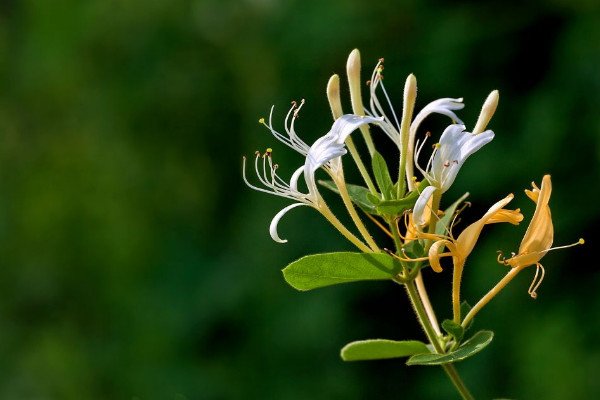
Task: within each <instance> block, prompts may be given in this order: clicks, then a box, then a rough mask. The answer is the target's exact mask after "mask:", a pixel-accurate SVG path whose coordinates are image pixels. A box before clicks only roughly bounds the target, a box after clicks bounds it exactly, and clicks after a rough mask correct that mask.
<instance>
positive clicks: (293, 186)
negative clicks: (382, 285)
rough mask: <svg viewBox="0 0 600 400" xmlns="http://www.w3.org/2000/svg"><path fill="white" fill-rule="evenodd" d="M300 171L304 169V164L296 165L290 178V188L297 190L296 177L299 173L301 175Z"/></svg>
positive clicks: (298, 177)
mask: <svg viewBox="0 0 600 400" xmlns="http://www.w3.org/2000/svg"><path fill="white" fill-rule="evenodd" d="M302 171H304V166H301V167H298V169H296V170H295V171H294V173H293V174H292V177H291V178H290V188H291V189H292V190H296V191H298V179H300V175H302Z"/></svg>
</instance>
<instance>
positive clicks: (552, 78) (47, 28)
mask: <svg viewBox="0 0 600 400" xmlns="http://www.w3.org/2000/svg"><path fill="white" fill-rule="evenodd" d="M596 4H597V3H596V2H595V1H593V0H587V1H586V0H580V1H573V0H569V1H567V0H554V1H530V2H525V3H522V2H517V1H508V2H493V3H492V2H490V3H483V2H478V1H458V2H453V3H450V2H444V1H439V0H437V1H436V0H422V1H415V0H407V1H401V2H400V1H391V0H388V1H378V0H372V1H358V0H332V1H327V2H317V1H313V0H304V1H276V0H238V1H222V0H196V1H191V0H190V1H186V0H145V1H141V0H129V1H113V0H93V1H85V2H82V1H75V0H64V1H55V2H49V1H34V0H21V1H16V0H4V1H2V2H1V3H0V175H1V179H0V255H1V256H0V263H1V267H0V371H2V373H1V374H0V398H2V399H139V400H146V399H207V400H208V399H210V400H213V399H214V400H220V399H234V400H235V399H278V400H279V399H285V400H294V399H315V400H318V399H342V398H343V399H345V400H352V399H384V398H390V399H392V398H397V399H433V398H435V399H455V398H456V394H455V393H454V392H453V388H452V386H451V384H450V382H449V380H448V379H447V378H446V377H445V375H444V374H443V372H442V370H441V369H439V368H425V367H423V368H418V367H412V368H407V367H405V366H404V365H403V362H402V361H381V362H368V363H350V364H346V363H343V362H342V361H341V360H340V359H339V349H340V348H341V347H342V346H343V345H344V344H346V343H347V342H349V341H353V340H358V339H364V338H369V337H384V338H390V339H422V338H423V334H422V333H421V331H420V329H419V328H418V326H417V323H416V322H415V320H414V318H413V317H412V314H411V310H410V306H409V303H408V301H407V299H406V296H405V294H404V293H403V290H401V288H400V287H398V286H395V285H394V284H391V283H389V284H385V283H357V284H353V285H347V286H340V287H333V288H330V289H323V290H318V291H314V292H308V293H299V292H296V291H294V290H293V289H291V288H290V287H288V286H287V285H286V284H285V282H284V281H283V279H282V277H281V273H280V269H281V268H283V267H284V266H285V265H286V264H287V263H289V262H291V261H293V260H295V259H296V258H298V257H300V256H302V255H305V254H310V253H316V252H321V251H336V250H343V249H347V250H350V249H352V247H351V246H350V245H349V244H348V243H346V242H345V241H344V240H343V238H341V237H340V236H339V235H337V234H336V233H335V231H334V229H333V228H331V227H330V226H329V225H327V223H326V222H325V221H324V220H322V218H320V216H319V215H317V214H316V213H315V212H314V211H313V210H310V209H304V208H301V209H297V210H294V211H292V212H290V214H289V215H287V216H286V217H285V218H284V219H283V220H282V222H281V224H280V233H281V235H282V237H285V238H287V239H289V243H288V244H285V245H281V244H277V243H274V242H273V241H272V240H271V238H270V237H269V234H268V224H269V222H270V219H271V218H272V216H273V215H274V214H275V213H276V212H277V211H278V210H279V209H281V208H282V207H283V206H284V205H287V204H289V203H288V202H286V201H284V200H281V199H278V198H275V197H273V196H267V195H263V194H261V193H257V192H254V191H251V190H250V189H248V188H247V187H245V185H244V184H243V182H242V179H241V157H242V155H247V156H252V155H253V153H254V151H255V150H257V149H260V150H263V151H264V149H265V148H266V147H273V149H274V156H275V159H276V162H278V163H279V164H280V165H281V172H282V175H283V176H284V177H287V176H289V174H290V173H291V172H292V171H293V170H294V169H295V168H296V167H297V166H298V165H299V164H300V163H301V162H302V160H301V158H300V157H299V156H298V155H297V154H294V153H293V152H292V151H291V150H289V149H287V148H285V147H284V146H283V145H281V144H279V143H277V142H276V141H275V140H274V139H273V138H272V137H271V136H270V135H269V133H268V131H266V130H265V129H264V128H263V127H261V126H260V125H258V123H257V120H258V118H260V117H261V116H266V115H267V113H268V111H269V109H270V107H271V105H275V106H276V108H275V115H274V121H275V125H276V126H277V127H278V128H282V127H283V117H284V115H285V111H286V110H287V108H288V106H289V102H290V101H291V100H300V99H301V98H305V99H306V100H307V103H306V106H305V108H304V109H303V111H302V114H301V117H300V118H299V119H298V121H297V125H296V126H297V131H298V132H299V133H300V134H301V135H302V137H303V138H304V139H305V140H306V141H307V142H309V143H311V142H312V141H314V140H315V139H316V138H317V137H319V136H320V135H322V134H324V133H325V132H326V131H327V130H328V129H329V127H330V126H331V120H330V118H331V116H330V114H329V111H328V109H327V100H326V98H325V96H324V90H325V84H326V82H327V80H328V78H329V76H330V75H331V74H332V73H334V72H337V73H340V74H343V73H344V69H345V62H346V57H347V55H348V53H349V52H350V51H351V50H352V49H353V48H355V47H357V48H359V49H360V50H361V52H362V57H363V67H364V71H365V73H364V76H365V78H364V79H365V80H366V79H367V73H368V72H370V70H371V68H372V66H373V65H374V64H375V63H376V60H377V59H378V58H379V57H385V58H386V70H385V79H386V81H385V83H386V87H387V89H388V91H389V92H390V95H391V96H392V98H394V99H395V101H394V104H395V105H396V107H397V108H399V107H400V106H401V102H400V100H401V97H402V93H401V90H402V86H403V82H404V79H405V78H406V75H407V74H409V73H411V72H414V73H415V74H416V76H417V78H418V80H419V98H418V103H417V107H422V106H424V105H425V104H427V103H428V102H429V101H431V100H434V99H437V98H440V97H460V96H463V97H464V98H465V103H466V104H467V107H466V108H465V110H463V111H462V112H461V113H460V116H461V117H462V118H463V119H464V121H465V122H466V123H467V125H468V126H473V124H474V122H475V120H476V118H477V115H478V112H479V108H480V106H481V104H482V102H483V100H484V99H485V97H486V96H487V94H488V93H489V92H490V91H491V90H492V89H499V90H500V106H499V108H498V111H497V114H496V116H495V117H494V119H493V121H492V123H491V125H490V127H491V128H492V129H493V130H494V131H495V132H496V138H495V140H494V141H493V142H492V143H491V144H489V145H488V146H486V148H485V149H484V150H483V151H481V152H480V153H478V154H476V155H475V156H473V158H472V159H470V160H469V161H468V162H467V165H466V167H465V168H464V169H463V171H461V174H460V175H459V177H458V179H457V181H456V183H455V185H454V186H453V188H452V189H451V191H450V192H448V196H446V200H447V201H448V202H449V201H453V200H454V199H455V198H456V197H458V196H460V195H461V194H462V193H463V192H465V191H467V190H468V191H470V192H471V197H470V200H471V201H472V202H473V207H472V208H471V209H469V215H470V217H466V218H478V217H479V216H480V215H481V214H482V213H483V212H484V211H485V210H486V209H487V208H488V207H489V206H490V205H491V204H492V203H493V202H495V201H496V200H498V199H500V198H501V197H503V196H505V195H506V194H507V193H509V192H514V193H515V194H516V195H517V198H516V200H515V201H514V204H515V205H516V206H520V207H522V209H523V212H524V213H525V215H526V220H525V223H524V224H522V226H520V227H518V228H513V227H494V229H487V230H486V232H485V234H484V236H483V237H482V240H481V246H480V248H479V250H478V251H477V252H476V254H474V255H473V256H472V257H471V258H470V260H469V263H468V265H467V269H466V272H465V280H464V295H465V297H466V298H467V299H468V300H470V301H471V303H474V302H476V300H477V299H478V298H479V297H480V296H481V295H482V294H483V293H485V292H486V291H487V289H488V288H490V287H491V286H492V285H493V284H494V283H495V282H496V281H497V280H498V279H499V278H500V277H501V276H502V274H503V272H504V268H503V267H502V266H500V265H498V264H497V263H496V262H495V260H494V258H495V255H496V253H495V251H496V250H498V249H502V250H504V251H506V252H510V251H511V250H517V249H518V244H519V242H520V240H521V237H522V235H523V233H524V231H525V228H526V223H527V222H528V220H529V217H530V215H531V213H532V211H533V207H532V204H530V203H531V202H530V201H529V200H527V199H526V197H525V196H524V195H523V193H522V189H525V188H526V187H528V186H529V184H530V182H531V181H532V180H535V181H537V182H539V181H540V179H541V177H542V175H543V174H545V173H550V174H552V177H553V184H554V192H553V196H552V200H551V206H552V211H553V215H554V219H555V228H556V234H555V243H557V244H567V243H571V242H574V241H576V240H577V239H578V238H579V237H585V238H586V240H587V244H586V245H585V246H582V247H577V248H574V249H569V250H563V251H557V252H555V253H552V254H550V255H548V256H547V257H546V258H545V259H544V260H543V261H544V266H545V267H546V271H547V276H546V279H545V281H544V283H543V285H542V286H541V288H540V290H539V298H538V299H537V300H536V301H533V300H531V299H530V298H529V297H528V296H527V292H526V291H527V287H528V285H529V283H530V280H531V279H532V277H533V269H528V270H526V271H525V272H523V273H522V274H521V275H520V276H519V277H518V278H517V279H516V280H515V282H514V284H512V285H511V286H510V287H509V288H507V289H506V290H505V291H504V292H503V293H502V294H501V295H500V296H499V297H498V298H496V299H495V300H494V301H493V302H492V303H491V304H490V306H489V308H488V309H487V310H486V311H485V312H484V313H483V314H481V316H480V317H478V318H477V320H476V326H477V328H480V329H484V328H486V329H493V330H494V331H496V334H497V336H496V338H495V340H494V342H493V343H492V345H491V346H490V347H489V348H488V349H487V350H486V351H484V352H483V353H481V354H480V355H478V356H477V357H474V358H472V359H470V360H468V361H465V362H463V363H461V364H460V365H458V368H459V371H460V372H461V373H462V374H463V377H464V379H465V381H466V382H467V383H468V385H469V386H470V387H471V388H472V391H473V392H474V394H475V395H476V397H477V398H482V399H489V398H492V397H509V398H519V399H567V398H572V399H595V398H600V380H598V370H599V369H600V344H599V342H598V337H599V335H600V317H599V310H600V295H599V294H598V290H597V289H598V287H599V286H600V273H599V271H598V262H597V258H596V254H595V251H594V250H595V249H597V248H598V242H597V235H596V234H595V229H596V224H597V222H598V220H599V219H598V216H599V213H600V208H599V206H598V198H599V195H600V193H599V192H600V190H599V185H598V175H599V172H600V163H599V154H600V113H599V110H600V46H599V43H600V23H599V21H600V13H599V9H598V7H597V6H596ZM344 79H345V78H344ZM344 90H345V88H344ZM343 94H345V95H347V92H344V93H343ZM346 107H348V104H347V103H346ZM348 109H349V108H348ZM446 122H447V121H446V120H445V119H444V118H442V117H436V118H432V120H431V122H430V124H431V125H429V126H430V128H429V129H432V132H434V135H435V134H439V132H440V129H441V127H443V124H444V123H446ZM436 124H438V125H436ZM424 129H427V128H424ZM376 141H377V144H378V145H379V146H380V148H381V149H382V151H383V152H384V153H387V154H388V155H390V156H393V155H394V149H393V147H391V143H390V142H389V141H388V140H387V139H386V138H383V137H377V138H376ZM350 178H351V180H354V181H355V182H358V180H356V179H352V175H351V176H350ZM426 275H427V276H426V279H427V280H428V281H429V286H430V290H431V291H432V297H433V301H434V303H435V304H437V305H438V307H440V311H439V313H440V317H442V318H446V317H448V316H449V314H450V309H449V307H448V306H447V304H448V300H449V276H450V275H449V273H448V270H447V271H446V273H445V274H442V275H435V276H433V275H432V274H430V273H428V274H426Z"/></svg>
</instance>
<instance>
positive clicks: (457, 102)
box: [410, 97, 465, 131]
mask: <svg viewBox="0 0 600 400" xmlns="http://www.w3.org/2000/svg"><path fill="white" fill-rule="evenodd" d="M462 101H463V99H462V97H461V98H458V99H452V98H443V99H438V100H435V101H432V102H431V103H429V104H427V105H426V106H425V107H423V109H422V110H421V111H419V113H418V114H417V116H416V117H415V119H414V120H413V122H412V124H411V126H410V128H411V130H415V131H416V130H417V128H418V127H419V125H420V124H421V122H423V120H424V119H425V118H427V116H428V115H430V114H434V113H435V114H442V115H446V116H447V117H449V118H450V119H452V122H453V123H459V124H462V123H463V122H462V121H461V120H460V118H458V117H457V116H456V114H455V113H454V110H462V109H463V108H464V107H465V105H464V104H463V103H462Z"/></svg>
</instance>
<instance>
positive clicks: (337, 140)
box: [242, 113, 380, 247]
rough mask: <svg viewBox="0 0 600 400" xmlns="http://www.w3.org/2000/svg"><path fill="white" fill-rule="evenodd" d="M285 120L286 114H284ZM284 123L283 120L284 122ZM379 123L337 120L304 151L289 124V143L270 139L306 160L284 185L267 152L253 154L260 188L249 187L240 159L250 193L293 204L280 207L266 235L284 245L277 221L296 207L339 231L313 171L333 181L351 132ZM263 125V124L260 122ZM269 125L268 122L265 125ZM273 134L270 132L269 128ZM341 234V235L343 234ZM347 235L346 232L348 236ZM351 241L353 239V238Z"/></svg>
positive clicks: (351, 118)
mask: <svg viewBox="0 0 600 400" xmlns="http://www.w3.org/2000/svg"><path fill="white" fill-rule="evenodd" d="M288 117H289V113H288ZM286 121H287V118H286ZM379 121H380V119H378V118H373V117H361V116H356V115H351V114H348V115H343V116H341V117H340V118H338V119H337V120H336V121H335V122H334V123H333V126H332V127H331V130H330V131H329V132H327V134H325V135H324V136H322V137H321V138H319V139H317V141H316V142H315V143H314V144H313V145H312V146H311V147H310V148H305V147H304V146H305V144H304V145H303V143H304V142H302V141H301V139H299V138H298V137H297V135H296V134H295V132H294V130H293V122H292V125H291V129H288V128H287V122H286V132H287V133H288V137H289V141H287V142H286V141H285V140H282V139H285V136H283V135H281V134H277V135H275V133H274V135H275V136H276V137H277V138H278V139H280V140H281V141H282V142H284V143H286V144H288V145H289V146H290V147H292V148H294V149H296V150H298V151H299V152H303V151H306V153H305V155H306V160H305V163H304V165H303V166H301V167H299V168H298V169H296V171H295V172H294V173H293V174H292V176H291V178H290V182H289V183H287V182H286V181H285V180H284V179H282V178H281V177H280V176H279V175H278V174H277V172H276V171H277V168H278V166H277V164H273V161H272V155H271V150H270V149H268V150H267V152H266V153H265V154H263V155H261V154H260V153H258V152H257V153H256V161H255V171H256V175H257V177H258V179H259V181H260V183H261V184H262V185H263V186H264V188H261V187H257V186H255V185H252V184H251V183H250V182H249V181H248V179H247V177H246V162H245V158H244V167H243V171H242V172H243V178H244V181H245V182H246V184H247V185H248V186H249V187H251V188H252V189H255V190H258V191H261V192H265V193H271V194H274V195H276V196H279V197H284V198H287V199H290V200H294V201H296V202H295V203H293V204H291V205H289V206H286V207H284V208H283V209H282V210H281V211H279V212H278V213H277V214H276V215H275V217H274V218H273V220H272V221H271V224H270V227H269V232H270V233H271V237H272V238H273V240H275V241H276V242H278V243H286V242H287V240H285V239H281V238H280V237H279V234H278V233H277V225H278V223H279V221H280V220H281V218H282V217H283V216H284V215H285V214H286V213H287V212H288V211H289V210H291V209H293V208H296V207H299V206H311V207H313V208H315V209H317V210H318V211H320V212H321V213H322V214H323V215H325V217H326V218H327V219H329V220H330V222H332V223H333V224H334V225H335V226H336V227H337V228H338V229H340V230H342V229H341V228H342V227H341V226H340V225H341V224H340V223H339V221H337V219H336V218H335V216H333V214H332V213H331V211H330V210H329V208H328V207H327V205H326V204H325V201H324V200H323V198H322V197H321V195H320V193H319V190H318V188H317V185H316V181H315V173H316V171H317V170H318V169H319V168H321V167H323V168H324V169H325V170H326V171H327V172H328V173H329V174H330V175H331V176H332V177H336V175H337V174H339V173H341V168H342V167H341V156H342V155H344V154H346V152H347V150H346V149H345V147H344V141H345V140H346V138H347V137H348V135H350V134H351V133H352V132H353V131H354V130H356V129H358V128H359V127H360V126H362V125H364V124H368V123H375V122H379ZM261 122H263V121H261ZM270 126H271V122H270V121H269V125H267V127H270ZM269 129H271V130H272V132H273V131H274V130H273V129H272V128H269ZM261 158H262V160H263V161H262V167H261V165H260V164H261V163H259V159H261ZM300 176H303V177H304V181H305V183H306V187H307V190H308V192H307V193H304V192H302V191H300V190H299V189H298V181H299V179H300ZM343 233H344V232H343ZM348 234H349V232H348ZM354 239H355V238H354ZM359 247H360V246H359Z"/></svg>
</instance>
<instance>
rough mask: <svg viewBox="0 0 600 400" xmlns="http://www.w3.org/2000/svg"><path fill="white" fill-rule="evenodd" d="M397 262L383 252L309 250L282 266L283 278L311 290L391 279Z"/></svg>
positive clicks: (301, 288) (396, 268) (296, 287)
mask: <svg viewBox="0 0 600 400" xmlns="http://www.w3.org/2000/svg"><path fill="white" fill-rule="evenodd" d="M401 268H402V267H401V265H400V263H399V262H398V261H397V260H396V259H395V258H393V257H392V256H390V255H389V254H385V253H325V254H313V255H310V256H305V257H302V258H301V259H299V260H296V261H294V262H293V263H291V264H290V265H288V266H287V267H285V268H284V269H283V277H284V278H285V280H286V282H287V283H289V284H290V285H291V286H292V287H294V288H295V289H298V290H311V289H316V288H320V287H323V286H330V285H335V284H338V283H345V282H355V281H365V280H385V279H392V278H393V277H394V276H395V275H397V274H398V273H399V272H400V269H401Z"/></svg>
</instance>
